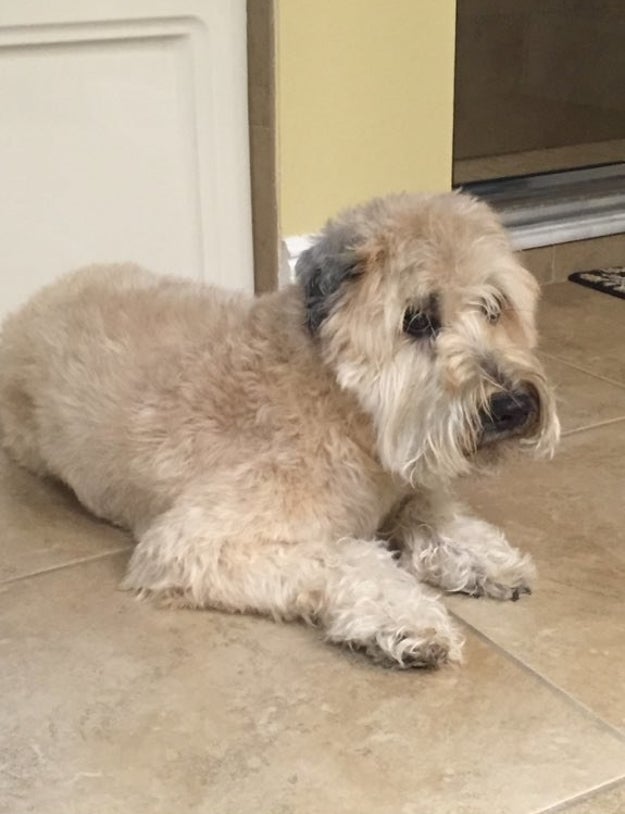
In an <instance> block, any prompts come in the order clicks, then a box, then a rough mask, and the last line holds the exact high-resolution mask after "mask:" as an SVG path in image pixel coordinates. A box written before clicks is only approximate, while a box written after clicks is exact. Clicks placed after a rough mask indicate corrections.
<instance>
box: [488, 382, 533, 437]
mask: <svg viewBox="0 0 625 814" xmlns="http://www.w3.org/2000/svg"><path fill="white" fill-rule="evenodd" d="M537 412H538V400H537V398H536V396H535V395H534V394H533V393H532V392H531V391H527V390H514V391H512V392H508V393H496V394H495V395H494V396H493V397H492V398H491V400H490V401H489V403H488V410H486V411H485V412H484V415H483V420H482V426H483V428H484V429H485V430H491V431H494V432H510V431H511V430H518V429H520V428H521V427H524V426H525V425H526V424H527V423H528V422H529V421H530V419H532V418H533V417H534V416H535V415H536V413H537Z"/></svg>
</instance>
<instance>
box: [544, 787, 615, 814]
mask: <svg viewBox="0 0 625 814" xmlns="http://www.w3.org/2000/svg"><path fill="white" fill-rule="evenodd" d="M549 814H550V812H549ZM554 814H556V812H554ZM557 814H625V782H624V783H622V784H619V785H618V786H616V787H615V788H611V789H609V790H608V791H598V792H597V793H596V794H592V795H590V796H589V797H587V798H585V799H584V800H580V802H578V803H571V804H570V805H564V806H562V807H561V808H558V809H557Z"/></svg>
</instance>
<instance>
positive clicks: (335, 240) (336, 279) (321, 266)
mask: <svg viewBox="0 0 625 814" xmlns="http://www.w3.org/2000/svg"><path fill="white" fill-rule="evenodd" d="M360 262H361V258H359V257H358V254H357V253H356V251H355V249H354V248H352V247H350V246H348V245H346V241H345V240H341V239H340V236H339V235H336V234H327V233H326V234H323V235H322V236H321V237H320V238H319V239H318V240H317V242H316V243H315V244H314V245H313V246H311V247H310V248H309V249H306V251H305V252H303V253H302V254H301V255H300V257H299V259H298V261H297V264H296V266H295V274H296V276H297V279H298V281H299V283H300V285H301V286H302V288H303V291H304V302H305V305H306V323H307V325H308V328H309V330H310V332H311V333H313V334H314V333H316V332H317V331H318V330H319V327H320V326H321V323H322V322H323V321H324V319H326V317H327V316H328V315H329V313H330V311H331V310H332V306H333V305H334V303H335V302H336V300H337V299H338V297H339V295H340V291H341V288H342V286H343V285H344V283H345V282H346V281H348V280H350V279H353V278H354V277H357V276H358V275H359V274H360V267H359V266H360Z"/></svg>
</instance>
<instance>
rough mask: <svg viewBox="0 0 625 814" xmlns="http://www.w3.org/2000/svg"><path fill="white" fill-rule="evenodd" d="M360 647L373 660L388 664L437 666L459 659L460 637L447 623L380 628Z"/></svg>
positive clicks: (408, 666) (398, 666) (407, 666)
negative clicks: (412, 628)
mask: <svg viewBox="0 0 625 814" xmlns="http://www.w3.org/2000/svg"><path fill="white" fill-rule="evenodd" d="M363 649H364V651H365V652H366V653H367V655H368V656H369V657H370V658H372V659H373V660H374V661H375V662H376V663H378V664H383V665H385V666H387V667H397V668H399V669H408V668H412V667H425V668H437V667H441V666H442V665H444V664H447V663H449V662H459V661H461V651H462V638H461V637H460V636H459V635H458V633H457V632H456V631H455V630H454V629H453V628H451V626H450V625H448V626H446V628H445V629H439V630H437V629H433V628H431V629H429V630H421V631H419V630H415V631H407V630H397V631H379V632H378V633H377V634H376V635H375V636H374V637H372V639H371V640H370V641H369V642H367V643H365V644H364V645H363Z"/></svg>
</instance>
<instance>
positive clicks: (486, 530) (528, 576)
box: [402, 516, 536, 601]
mask: <svg viewBox="0 0 625 814" xmlns="http://www.w3.org/2000/svg"><path fill="white" fill-rule="evenodd" d="M402 564H403V565H404V567H405V568H406V569H407V570H408V571H411V572H412V573H413V574H415V576H417V577H418V578H419V579H421V580H423V581H424V582H428V583H430V584H431V585H435V586H436V587H438V588H441V589H442V590H444V591H446V592H447V593H462V594H468V595H469V596H489V597H492V598H493V599H501V600H506V599H509V600H512V601H516V600H517V599H520V597H521V596H522V595H523V594H530V593H531V592H532V585H533V584H534V580H535V576H536V569H535V568H534V564H533V562H532V558H531V557H530V556H529V554H522V553H521V552H520V551H519V550H518V549H516V548H514V547H513V546H511V545H510V543H508V541H507V540H506V538H505V536H504V535H503V534H502V532H501V531H500V530H499V529H497V528H495V527H494V526H491V525H490V524H489V523H485V522H484V521H482V520H477V519H476V518H473V517H464V516H458V517H456V518H455V519H454V521H453V522H451V523H449V524H447V525H446V526H444V527H443V528H442V529H440V531H439V532H438V533H437V534H435V535H433V536H432V537H431V538H429V539H426V540H424V542H423V544H422V545H421V546H414V547H413V549H412V550H409V551H407V552H405V553H404V555H403V557H402Z"/></svg>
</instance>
